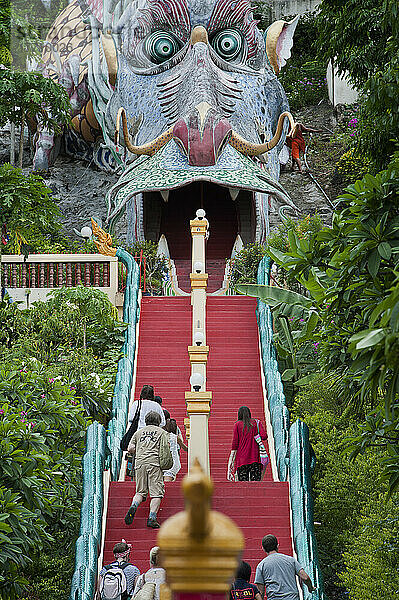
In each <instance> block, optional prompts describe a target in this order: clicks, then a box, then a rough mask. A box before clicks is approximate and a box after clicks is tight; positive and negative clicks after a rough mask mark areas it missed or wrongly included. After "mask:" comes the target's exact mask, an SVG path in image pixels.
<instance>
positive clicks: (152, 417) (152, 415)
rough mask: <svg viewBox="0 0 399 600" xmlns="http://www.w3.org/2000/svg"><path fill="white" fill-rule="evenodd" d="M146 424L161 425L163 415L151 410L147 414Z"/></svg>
mask: <svg viewBox="0 0 399 600" xmlns="http://www.w3.org/2000/svg"><path fill="white" fill-rule="evenodd" d="M145 424H146V425H157V426H158V427H159V425H160V424H161V415H159V414H158V413H157V412H155V410H150V412H149V413H147V414H146V416H145Z"/></svg>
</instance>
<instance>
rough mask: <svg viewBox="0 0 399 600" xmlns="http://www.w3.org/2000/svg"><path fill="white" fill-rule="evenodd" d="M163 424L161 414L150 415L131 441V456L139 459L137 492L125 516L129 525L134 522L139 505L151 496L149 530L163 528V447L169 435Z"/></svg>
mask: <svg viewBox="0 0 399 600" xmlns="http://www.w3.org/2000/svg"><path fill="white" fill-rule="evenodd" d="M160 423H161V417H160V416H159V414H158V413H156V412H154V411H151V412H149V413H148V414H147V415H146V417H145V424H146V426H145V427H143V429H139V430H138V431H136V433H135V434H134V435H133V437H132V439H131V441H130V444H129V448H128V454H131V455H133V456H134V457H135V463H134V470H135V476H136V493H135V495H134V497H133V500H132V505H131V507H130V508H129V510H128V511H127V513H126V516H125V523H126V525H131V524H132V523H133V519H134V515H135V514H136V510H137V508H138V506H139V505H140V504H141V503H142V502H144V501H145V500H146V498H147V495H149V496H150V498H151V502H150V513H149V515H148V520H147V527H151V528H152V529H158V527H159V523H158V521H157V513H158V510H159V507H160V505H161V500H162V498H163V497H164V494H165V485H164V482H163V473H162V470H161V467H160V464H159V446H160V442H161V437H162V436H163V435H165V436H167V435H168V434H167V433H166V431H164V430H163V429H161V428H160V427H159V425H160ZM168 443H169V442H168Z"/></svg>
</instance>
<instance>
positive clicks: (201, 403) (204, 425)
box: [185, 216, 212, 475]
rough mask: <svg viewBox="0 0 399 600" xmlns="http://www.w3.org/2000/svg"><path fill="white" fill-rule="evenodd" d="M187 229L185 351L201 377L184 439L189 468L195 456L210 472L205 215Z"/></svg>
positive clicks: (189, 395) (189, 399) (190, 395)
mask: <svg viewBox="0 0 399 600" xmlns="http://www.w3.org/2000/svg"><path fill="white" fill-rule="evenodd" d="M190 229H191V236H192V262H191V264H192V269H191V270H192V273H190V280H191V306H192V344H191V346H188V355H189V359H190V364H191V376H193V375H196V374H197V375H199V376H200V377H201V378H202V384H201V386H199V390H198V391H196V390H195V389H194V386H193V385H192V386H191V391H190V392H186V394H185V399H186V405H187V414H188V420H189V423H187V425H188V427H187V425H186V431H187V433H188V435H187V439H188V440H189V444H188V468H189V471H190V469H191V467H192V465H193V464H194V461H195V459H198V461H199V463H200V464H201V467H202V468H203V470H204V472H205V473H206V474H207V475H209V472H210V467H209V437H208V419H209V413H210V405H211V401H212V392H209V391H207V390H206V364H207V361H208V354H209V347H208V346H207V345H206V288H207V284H208V275H207V273H205V264H206V263H205V240H206V236H207V232H208V221H207V219H205V218H204V217H201V216H197V218H196V219H194V220H192V221H190ZM198 336H199V337H198ZM198 339H199V340H200V341H199V342H198ZM196 387H198V386H196Z"/></svg>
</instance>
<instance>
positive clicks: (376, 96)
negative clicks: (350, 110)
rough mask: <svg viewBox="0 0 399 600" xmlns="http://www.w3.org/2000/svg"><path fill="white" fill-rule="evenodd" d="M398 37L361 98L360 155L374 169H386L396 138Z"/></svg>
mask: <svg viewBox="0 0 399 600" xmlns="http://www.w3.org/2000/svg"><path fill="white" fill-rule="evenodd" d="M398 44H399V34H398V33H397V34H396V36H394V37H393V39H391V40H390V42H389V44H388V48H390V49H391V50H392V52H391V53H390V54H391V57H390V60H389V62H388V63H387V64H381V67H380V69H379V70H377V71H376V72H375V73H374V74H373V75H372V76H371V77H370V79H369V80H368V81H367V83H366V84H365V86H364V90H363V95H362V98H361V109H360V115H359V116H360V128H359V137H358V138H357V151H358V153H359V154H365V155H367V156H369V157H370V158H371V159H372V161H373V163H374V166H375V168H376V169H382V168H384V167H386V165H387V163H388V161H389V158H390V156H391V155H392V154H393V152H394V151H395V149H396V147H397V143H398V139H399V97H398V94H397V90H398V87H399V49H398Z"/></svg>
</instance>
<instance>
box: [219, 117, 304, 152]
mask: <svg viewBox="0 0 399 600" xmlns="http://www.w3.org/2000/svg"><path fill="white" fill-rule="evenodd" d="M285 119H288V120H289V122H290V125H291V131H292V130H293V129H294V127H295V125H296V123H295V121H294V118H293V116H292V114H291V113H290V112H283V113H281V115H280V116H279V118H278V122H277V129H276V133H275V134H274V136H273V137H272V139H271V140H270V141H268V142H266V143H264V144H254V143H253V142H248V140H246V139H244V138H243V137H241V136H240V135H238V133H236V132H235V131H233V133H232V134H231V138H230V141H229V143H230V144H231V146H233V148H235V149H236V150H238V151H239V152H241V154H245V155H247V156H259V154H263V153H264V152H269V151H270V150H272V148H274V147H275V146H277V144H278V143H279V141H280V138H281V135H282V133H283V124H284V120H285Z"/></svg>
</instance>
